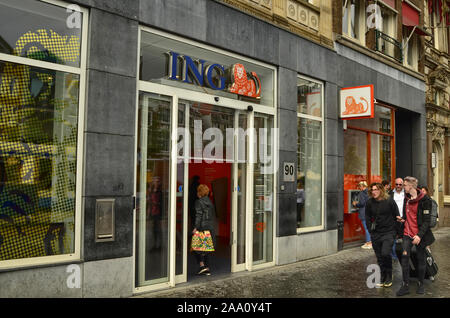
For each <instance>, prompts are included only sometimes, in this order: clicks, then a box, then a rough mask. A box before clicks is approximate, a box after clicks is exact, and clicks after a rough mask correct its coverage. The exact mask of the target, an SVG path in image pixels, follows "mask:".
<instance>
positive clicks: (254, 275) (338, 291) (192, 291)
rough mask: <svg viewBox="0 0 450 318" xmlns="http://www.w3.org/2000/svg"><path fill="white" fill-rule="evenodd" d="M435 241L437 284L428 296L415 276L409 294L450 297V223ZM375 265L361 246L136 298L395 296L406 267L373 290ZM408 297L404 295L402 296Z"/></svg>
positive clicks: (437, 232)
mask: <svg viewBox="0 0 450 318" xmlns="http://www.w3.org/2000/svg"><path fill="white" fill-rule="evenodd" d="M433 233H434V235H435V237H436V242H435V243H434V244H433V245H432V246H431V250H432V253H433V256H434V258H435V260H436V263H437V264H438V266H439V273H438V275H437V277H436V279H435V281H434V282H431V281H429V280H425V295H416V292H415V291H416V284H415V280H414V279H412V281H411V294H410V295H408V296H406V297H418V298H424V297H428V298H441V297H450V227H447V228H440V229H438V230H435V231H433ZM370 264H376V257H375V254H374V252H373V250H365V249H362V248H360V247H359V246H358V247H353V248H349V249H344V250H343V251H340V252H338V253H336V254H333V255H328V256H324V257H319V258H315V259H311V260H306V261H301V262H298V263H294V264H288V265H282V266H275V267H272V268H269V269H264V270H260V271H255V272H243V273H235V274H228V275H227V276H226V277H214V275H212V276H207V277H204V279H202V280H201V281H200V282H197V283H186V284H182V285H180V286H177V287H175V288H172V289H168V290H163V291H157V292H152V293H148V294H141V295H137V296H134V297H133V298H216V297H220V298H335V297H337V298H347V297H348V298H354V297H355V298H391V297H394V298H395V297H397V296H396V295H395V293H396V291H397V290H398V289H399V288H400V284H401V277H402V274H401V266H400V264H399V263H398V262H395V263H394V266H393V267H394V281H393V285H392V287H391V288H369V287H367V284H366V281H367V279H368V277H369V275H371V274H372V272H369V273H368V272H366V270H367V267H368V266H369V265H370ZM402 298H405V297H402Z"/></svg>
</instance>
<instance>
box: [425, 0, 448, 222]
mask: <svg viewBox="0 0 450 318" xmlns="http://www.w3.org/2000/svg"><path fill="white" fill-rule="evenodd" d="M426 3H427V1H424V4H426ZM424 13H425V14H424V21H425V26H426V27H427V29H429V30H431V31H430V32H432V33H433V37H427V38H426V39H425V54H424V66H425V76H426V84H427V92H426V109H427V139H428V148H427V152H428V154H429V157H428V180H427V184H428V187H429V189H430V192H431V194H432V195H433V196H434V198H435V199H436V200H437V201H438V203H439V211H440V212H439V226H449V225H450V177H449V173H450V157H449V156H450V45H449V44H448V41H449V40H450V35H449V32H448V30H447V29H448V27H447V28H445V27H443V26H444V25H443V24H440V23H439V22H438V21H434V18H433V17H432V15H433V12H431V13H430V12H429V11H428V10H425V11H424ZM444 23H445V22H444ZM443 38H447V43H445V40H444V41H442V40H443ZM439 41H441V42H444V43H438V42H439ZM445 44H447V47H445ZM432 153H433V155H432Z"/></svg>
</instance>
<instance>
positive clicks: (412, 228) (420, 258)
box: [397, 177, 435, 296]
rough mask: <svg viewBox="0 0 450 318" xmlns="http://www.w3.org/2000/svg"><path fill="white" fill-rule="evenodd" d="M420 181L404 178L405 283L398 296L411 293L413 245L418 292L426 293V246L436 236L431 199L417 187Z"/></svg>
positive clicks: (403, 262) (403, 261)
mask: <svg viewBox="0 0 450 318" xmlns="http://www.w3.org/2000/svg"><path fill="white" fill-rule="evenodd" d="M417 184H418V181H417V179H416V178H414V177H406V178H405V179H404V188H405V193H406V197H405V203H404V204H403V219H404V233H403V254H402V273H403V283H402V286H401V288H400V289H399V291H398V292H397V296H403V295H406V294H409V258H410V254H411V247H412V246H413V245H415V246H416V251H417V279H418V282H417V283H418V288H417V293H418V294H424V293H425V290H424V285H423V280H424V278H425V265H426V264H425V261H426V260H425V248H426V247H427V246H428V245H431V244H432V243H433V242H434V240H435V238H434V235H433V232H431V230H430V211H431V200H430V198H429V197H428V196H427V195H425V194H424V193H423V192H422V191H421V190H418V189H417Z"/></svg>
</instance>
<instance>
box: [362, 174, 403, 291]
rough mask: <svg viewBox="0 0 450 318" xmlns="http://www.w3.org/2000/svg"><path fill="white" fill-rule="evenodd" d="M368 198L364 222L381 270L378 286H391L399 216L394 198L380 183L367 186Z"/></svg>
mask: <svg viewBox="0 0 450 318" xmlns="http://www.w3.org/2000/svg"><path fill="white" fill-rule="evenodd" d="M369 196H370V199H369V200H368V201H367V204H366V223H367V228H368V229H369V232H370V237H371V238H372V247H373V250H374V252H375V255H376V257H377V262H378V265H379V266H380V271H381V281H380V283H379V284H377V285H378V287H391V286H392V254H391V251H392V246H393V244H394V239H395V235H396V227H395V226H396V222H397V217H398V218H400V215H399V212H398V207H397V205H396V204H395V202H394V200H393V199H392V198H391V197H390V196H389V195H388V194H387V193H386V192H385V190H384V187H383V185H382V184H381V183H372V184H371V185H370V187H369Z"/></svg>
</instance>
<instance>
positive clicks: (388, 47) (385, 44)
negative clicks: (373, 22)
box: [375, 29, 403, 63]
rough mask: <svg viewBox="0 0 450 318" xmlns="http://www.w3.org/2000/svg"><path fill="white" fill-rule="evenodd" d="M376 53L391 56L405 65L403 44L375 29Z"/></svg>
mask: <svg viewBox="0 0 450 318" xmlns="http://www.w3.org/2000/svg"><path fill="white" fill-rule="evenodd" d="M375 51H378V52H381V53H383V54H384V55H387V56H390V57H392V58H393V59H395V60H397V61H398V62H399V63H403V49H402V44H401V43H400V42H398V41H397V40H396V39H394V38H392V37H390V36H389V35H387V34H384V33H383V32H381V31H379V30H377V29H375Z"/></svg>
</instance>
